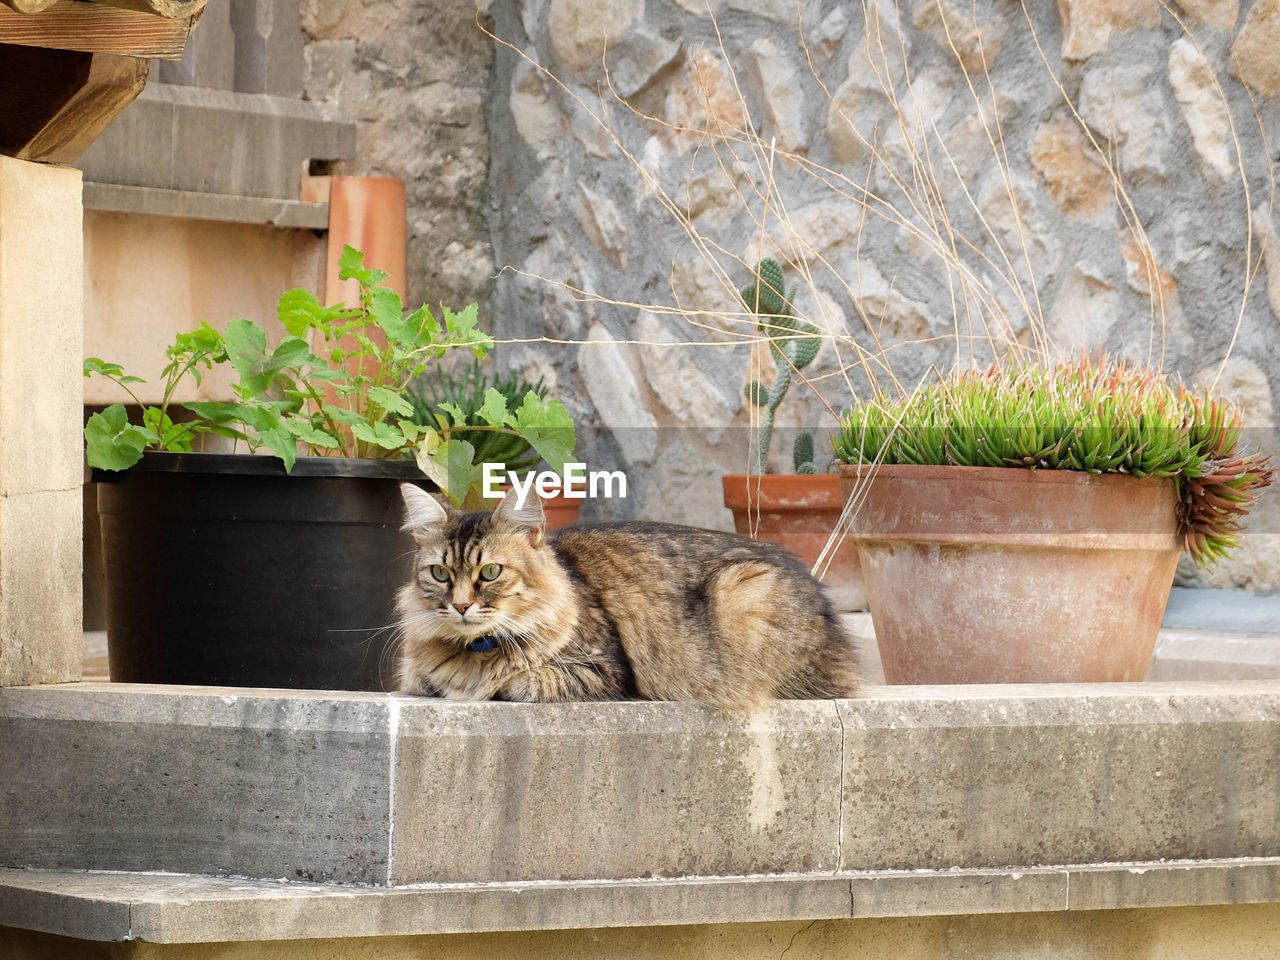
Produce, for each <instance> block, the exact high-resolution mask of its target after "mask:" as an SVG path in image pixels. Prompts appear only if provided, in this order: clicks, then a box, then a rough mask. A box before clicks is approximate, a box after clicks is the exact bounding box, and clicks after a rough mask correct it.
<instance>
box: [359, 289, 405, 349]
mask: <svg viewBox="0 0 1280 960" xmlns="http://www.w3.org/2000/svg"><path fill="white" fill-rule="evenodd" d="M369 315H370V316H371V317H372V318H373V322H374V323H376V324H377V325H378V326H379V327H381V328H382V332H383V333H385V334H386V335H387V339H388V340H390V341H391V342H392V343H400V344H406V345H408V346H411V347H412V346H415V345H416V344H417V342H418V332H417V331H416V330H415V329H414V328H413V327H412V326H411V325H410V324H408V323H405V321H404V303H403V302H402V301H401V299H400V294H398V293H396V292H395V291H394V290H392V289H391V288H390V287H374V288H373V289H371V290H370V291H369ZM370 345H372V343H370ZM366 349H367V348H366Z"/></svg>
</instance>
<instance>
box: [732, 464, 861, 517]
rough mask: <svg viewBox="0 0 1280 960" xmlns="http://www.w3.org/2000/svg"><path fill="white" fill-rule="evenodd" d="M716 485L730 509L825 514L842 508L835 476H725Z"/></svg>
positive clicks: (836, 475)
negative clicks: (719, 485)
mask: <svg viewBox="0 0 1280 960" xmlns="http://www.w3.org/2000/svg"><path fill="white" fill-rule="evenodd" d="M720 484H721V488H722V490H723V493H724V505H725V506H726V507H728V508H729V509H730V510H757V509H758V510H764V511H768V512H772V513H777V512H781V511H792V510H794V511H811V512H816V511H823V512H825V511H831V510H836V511H839V510H841V509H842V508H843V507H844V494H843V492H842V490H841V487H840V476H839V474H835V473H726V474H723V475H722V476H721V478H720Z"/></svg>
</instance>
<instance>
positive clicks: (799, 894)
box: [0, 859, 1280, 943]
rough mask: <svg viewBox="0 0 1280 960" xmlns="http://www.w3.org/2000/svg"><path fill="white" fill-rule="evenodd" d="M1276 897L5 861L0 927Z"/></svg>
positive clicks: (1214, 868)
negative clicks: (411, 878) (58, 866)
mask: <svg viewBox="0 0 1280 960" xmlns="http://www.w3.org/2000/svg"><path fill="white" fill-rule="evenodd" d="M1275 901H1280V859H1260V860H1237V861H1217V862H1203V863H1141V864H1107V865H1105V866H1101V865H1085V866H1065V867H1054V868H1036V869H1031V870H1024V871H1008V870H1003V871H1000V870H972V871H962V870H946V871H929V870H920V871H902V872H899V871H870V872H859V873H840V874H834V875H829V876H826V877H813V876H795V875H791V876H776V877H739V878H731V879H726V878H702V879H680V880H628V881H613V882H596V883H592V882H547V883H536V884H512V883H493V884H455V885H448V884H422V885H414V886H405V887H396V888H393V889H372V888H368V887H363V888H362V887H342V886H337V885H312V884H297V883H276V882H271V881H262V880H234V879H223V878H214V877H195V876H180V875H172V874H170V875H164V874H121V873H96V874H94V873H57V872H45V871H32V870H4V869H0V927H5V926H8V927H18V928H21V929H28V930H38V931H41V932H44V933H54V934H61V935H64V936H74V937H78V938H80V939H85V940H144V941H149V942H153V943H201V942H221V941H228V940H291V939H317V938H331V937H372V936H412V935H421V934H449V933H486V932H501V931H522V930H563V929H588V928H600V927H634V926H667V925H676V924H703V923H747V922H768V921H782V920H827V919H845V918H855V919H867V918H876V917H928V916H954V915H963V914H968V915H972V914H989V913H1044V912H1062V911H1074V910H1100V909H1121V908H1134V907H1151V906H1206V905H1216V904H1242V903H1264V902H1275Z"/></svg>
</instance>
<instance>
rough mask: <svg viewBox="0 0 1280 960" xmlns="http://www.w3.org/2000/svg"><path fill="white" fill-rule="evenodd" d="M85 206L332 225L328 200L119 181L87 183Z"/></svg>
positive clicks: (314, 227) (308, 225)
mask: <svg viewBox="0 0 1280 960" xmlns="http://www.w3.org/2000/svg"><path fill="white" fill-rule="evenodd" d="M84 207H85V209H86V210H110V211H113V212H116V213H144V214H148V215H151V216H160V217H177V218H179V219H183V220H220V221H223V222H227V223H269V224H271V225H272V226H275V227H295V228H306V229H312V230H324V229H327V228H328V226H329V205H328V204H327V203H303V202H301V201H299V200H280V199H276V198H273V197H238V196H234V195H229V194H220V193H198V192H196V191H194V190H165V189H162V188H160V187H132V186H125V185H123V184H117V183H86V184H85V185H84Z"/></svg>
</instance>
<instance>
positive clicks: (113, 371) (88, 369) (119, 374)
mask: <svg viewBox="0 0 1280 960" xmlns="http://www.w3.org/2000/svg"><path fill="white" fill-rule="evenodd" d="M95 373H96V374H98V376H101V377H107V378H109V379H111V380H114V381H115V382H116V383H146V382H147V381H145V380H143V379H142V378H141V377H131V376H126V375H125V372H124V367H122V366H120V364H118V363H108V362H107V361H105V360H101V359H99V358H98V357H89V358H87V359H86V360H85V362H84V375H85V376H86V377H91V376H93V375H94V374H95Z"/></svg>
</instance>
